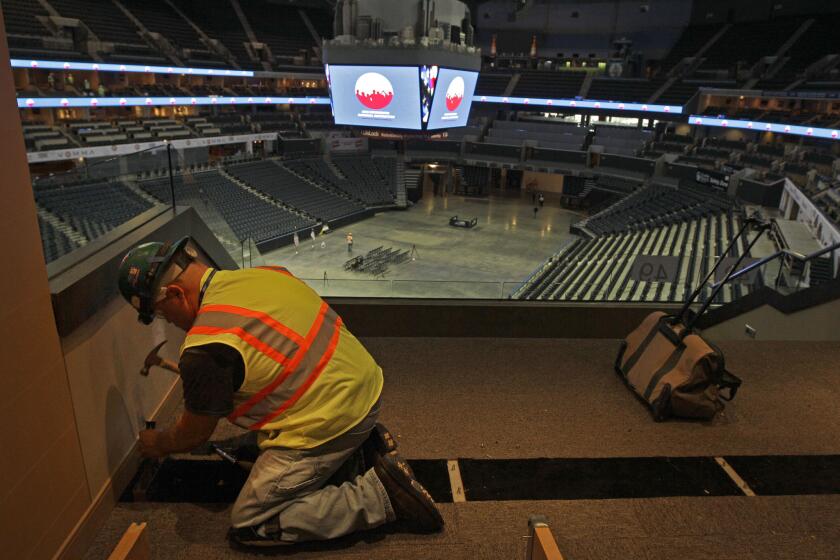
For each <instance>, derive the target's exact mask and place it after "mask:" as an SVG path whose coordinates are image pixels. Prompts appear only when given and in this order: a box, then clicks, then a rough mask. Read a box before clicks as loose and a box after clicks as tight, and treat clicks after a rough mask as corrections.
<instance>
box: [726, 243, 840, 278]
mask: <svg viewBox="0 0 840 560" xmlns="http://www.w3.org/2000/svg"><path fill="white" fill-rule="evenodd" d="M837 250H840V241H838V242H837V243H834V244H833V245H828V246H826V247H823V248H822V249H820V250H819V251H814V252H813V253H810V254H808V255H803V254H802V253H797V252H796V251H791V250H790V249H782V250H781V251H777V252H775V253H773V254H772V255H770V256H769V257H764V258H763V259H760V260H758V261H756V262H754V263H752V264H750V265H747V266H745V267H744V268H742V269H741V270H739V271H738V272H735V273H733V274H732V275H731V276H730V277H729V279H728V280H726V281H727V282H730V281H732V280H734V279H736V278H739V277H741V276H743V275H745V274H747V273H749V272H751V271H753V270H755V269H756V268H759V267H762V266H764V265H765V264H767V263H769V262H770V261H773V260H776V259H778V258H780V257H793V258H794V259H796V260H797V261H800V262H809V261H811V260H813V259H815V258H817V257H821V256H823V255H824V254H826V253H832V252H834V251H837ZM720 284H723V282H717V283H715V284H713V285H712V287H713V288H714V287H717V286H718V285H720Z"/></svg>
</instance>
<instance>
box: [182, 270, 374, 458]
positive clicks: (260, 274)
mask: <svg viewBox="0 0 840 560" xmlns="http://www.w3.org/2000/svg"><path fill="white" fill-rule="evenodd" d="M210 272H211V271H210V270H208V271H207V273H206V274H205V275H204V277H203V278H202V280H201V283H202V284H201V285H202V286H205V283H206V282H207V280H208V277H209V275H210ZM211 343H221V344H226V345H228V346H230V347H232V348H234V349H236V350H237V351H238V352H239V353H240V354H241V355H242V361H243V363H244V364H245V381H244V382H243V384H242V387H240V389H239V391H237V392H236V393H235V394H234V411H233V412H232V413H231V414H230V415H229V416H228V420H230V421H231V422H233V423H235V424H236V425H238V426H241V427H243V428H247V429H250V430H259V431H260V447H261V448H266V447H277V446H282V447H288V448H293V449H310V448H312V447H316V446H318V445H321V444H322V443H326V442H328V441H330V440H332V439H334V438H336V437H338V436H340V435H341V434H343V433H344V432H346V431H347V430H349V429H350V428H352V427H353V426H354V425H356V424H357V423H359V422H360V421H361V420H362V419H363V418H364V417H365V416H366V415H367V414H368V412H369V411H370V409H371V407H372V406H373V405H374V404H375V403H376V401H377V399H379V395H380V393H381V392H382V383H383V379H382V368H380V367H379V366H378V365H377V364H376V362H375V361H374V359H373V357H371V355H370V354H369V353H368V352H367V350H365V348H364V346H362V344H361V343H360V342H359V341H358V340H357V339H356V337H354V336H353V335H352V334H350V331H348V330H347V328H346V327H345V326H344V323H343V322H342V321H341V318H340V317H339V316H338V315H337V314H336V313H335V311H333V310H332V309H331V308H330V307H329V305H327V304H326V302H324V301H323V300H322V299H321V298H320V297H319V296H318V294H316V293H315V292H314V291H313V290H312V289H311V288H309V286H307V285H306V284H304V283H303V282H302V281H300V280H298V279H297V278H295V277H294V276H292V275H291V273H289V272H288V271H287V270H286V269H285V268H282V267H260V268H252V269H245V270H235V271H223V270H218V271H216V272H215V274H214V275H213V277H212V278H211V279H210V283H209V285H207V286H206V288H205V292H204V296H203V298H202V300H201V307H200V308H199V310H198V314H197V317H196V320H195V323H194V324H193V326H192V328H191V329H190V330H189V332H188V333H187V337H186V339H185V340H184V344H183V345H182V346H181V354H182V355H183V352H184V351H185V350H186V349H187V348H192V347H194V346H201V345H204V344H211Z"/></svg>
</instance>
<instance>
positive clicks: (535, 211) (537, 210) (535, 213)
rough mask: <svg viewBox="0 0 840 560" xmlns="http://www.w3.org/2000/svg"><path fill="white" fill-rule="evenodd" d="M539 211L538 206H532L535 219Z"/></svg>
mask: <svg viewBox="0 0 840 560" xmlns="http://www.w3.org/2000/svg"><path fill="white" fill-rule="evenodd" d="M539 211H540V207H539V206H534V218H535V219H536V217H537V212H539Z"/></svg>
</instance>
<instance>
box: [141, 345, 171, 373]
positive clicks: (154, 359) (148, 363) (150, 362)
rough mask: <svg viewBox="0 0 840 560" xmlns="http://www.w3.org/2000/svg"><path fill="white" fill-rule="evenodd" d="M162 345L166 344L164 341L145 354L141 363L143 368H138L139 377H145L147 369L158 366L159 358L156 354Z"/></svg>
mask: <svg viewBox="0 0 840 560" xmlns="http://www.w3.org/2000/svg"><path fill="white" fill-rule="evenodd" d="M164 344H166V341H165V340H164V341H163V342H161V343H160V344H158V345H157V346H155V347H154V348H152V349H151V350H149V353H148V354H146V359H145V360H144V361H143V367H142V368H140V375H142V376H143V377H145V376H147V375H149V368H150V367H152V366H156V365H160V362H161V357H160V356H158V352H159V351H160V349H161V348H162V347H163V345H164Z"/></svg>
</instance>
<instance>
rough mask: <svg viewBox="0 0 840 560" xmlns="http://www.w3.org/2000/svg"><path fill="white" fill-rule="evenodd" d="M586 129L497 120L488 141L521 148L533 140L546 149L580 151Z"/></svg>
mask: <svg viewBox="0 0 840 560" xmlns="http://www.w3.org/2000/svg"><path fill="white" fill-rule="evenodd" d="M586 134H587V131H586V129H585V128H582V127H579V126H575V125H566V124H552V123H546V122H532V121H524V120H520V121H502V120H497V121H495V122H494V123H493V126H492V127H491V128H490V130H489V131H488V133H487V136H486V141H487V142H489V143H494V144H507V145H512V146H521V145H522V142H524V141H525V140H533V141H536V142H537V145H538V146H540V147H545V148H555V149H561V150H580V149H582V147H583V143H584V141H585V139H586Z"/></svg>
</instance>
